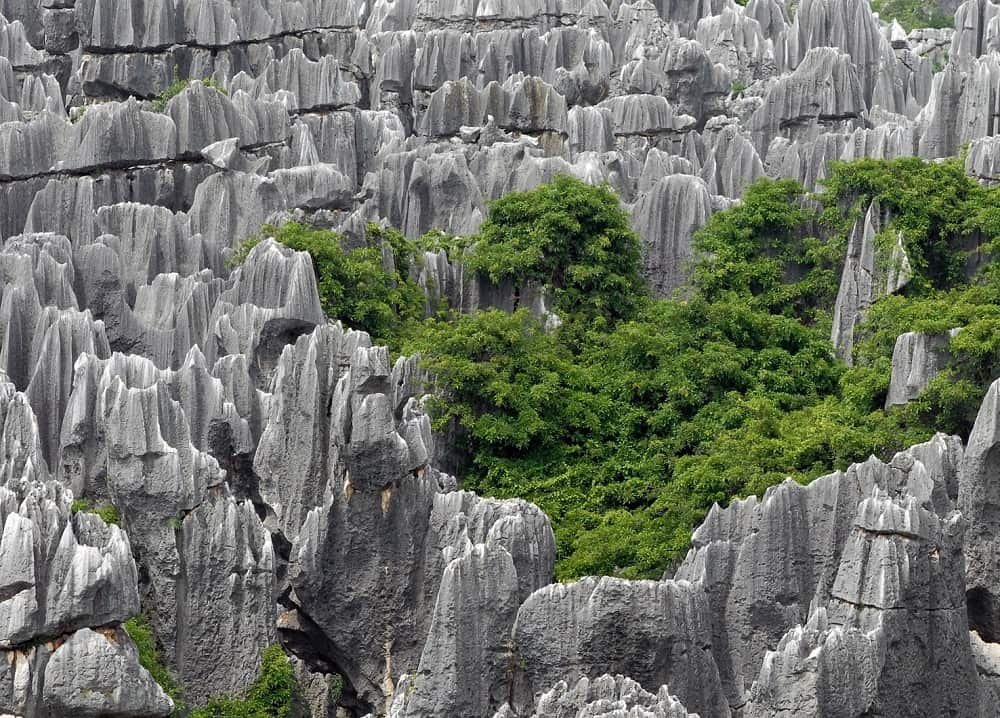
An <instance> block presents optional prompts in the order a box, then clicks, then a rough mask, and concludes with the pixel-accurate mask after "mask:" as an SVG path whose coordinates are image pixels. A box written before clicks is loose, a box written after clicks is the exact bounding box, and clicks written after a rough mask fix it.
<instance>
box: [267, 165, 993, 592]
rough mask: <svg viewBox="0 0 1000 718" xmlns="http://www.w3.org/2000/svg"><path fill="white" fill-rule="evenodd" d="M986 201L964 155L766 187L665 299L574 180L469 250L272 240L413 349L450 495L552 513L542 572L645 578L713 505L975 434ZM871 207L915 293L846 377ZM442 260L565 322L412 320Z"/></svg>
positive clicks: (987, 247)
mask: <svg viewBox="0 0 1000 718" xmlns="http://www.w3.org/2000/svg"><path fill="white" fill-rule="evenodd" d="M998 193H1000V190H991V189H985V188H983V187H980V186H979V185H978V184H977V183H976V182H974V181H973V180H972V179H970V178H969V177H967V176H966V175H965V173H964V171H963V168H962V163H961V161H960V160H951V161H946V162H935V163H926V162H922V161H920V160H917V159H901V160H896V161H892V162H885V161H875V160H861V161H858V162H853V163H846V164H845V163H841V164H835V165H834V166H833V167H832V168H831V172H830V174H829V176H828V177H827V179H826V180H825V186H824V188H823V190H822V191H821V192H820V193H818V194H815V195H810V194H808V193H806V192H805V191H804V190H803V188H802V187H801V186H799V185H798V184H796V183H795V182H792V181H787V180H782V181H771V180H761V181H759V182H757V183H755V184H754V185H753V186H751V187H750V188H749V189H748V191H747V192H746V194H745V196H744V197H743V200H742V201H741V202H740V203H739V204H737V205H735V206H734V207H732V208H731V209H728V210H726V211H723V212H719V213H717V214H715V215H714V216H713V217H712V218H711V219H710V220H709V221H708V222H707V224H706V225H705V226H704V227H703V228H702V230H701V231H700V232H699V233H698V234H697V236H696V238H695V250H696V257H695V260H694V263H693V276H692V280H691V283H690V286H688V287H686V288H684V290H683V291H682V292H680V293H678V295H677V296H676V297H673V298H664V299H657V298H653V297H651V296H649V295H648V294H647V292H646V289H645V287H644V285H643V283H642V282H641V280H640V279H639V243H638V238H637V237H636V236H635V233H634V232H633V231H632V230H631V228H630V226H629V221H628V217H627V216H626V215H625V213H624V212H623V211H622V210H621V208H620V206H619V204H618V201H617V199H616V198H615V196H614V194H613V193H612V192H611V190H610V189H609V188H608V187H607V186H596V187H594V186H588V185H586V184H585V183H583V182H580V181H579V180H575V179H572V178H569V177H558V178H556V179H555V180H554V181H553V182H552V183H550V184H548V185H543V186H541V187H539V188H537V189H535V190H532V191H530V192H521V193H515V194H512V195H508V196H507V197H504V198H503V199H501V200H499V201H497V202H495V203H493V204H492V205H491V206H490V209H489V214H488V216H487V218H486V220H485V221H484V223H483V225H482V227H481V229H480V231H479V233H477V234H476V235H474V236H472V237H467V238H456V237H451V236H449V235H446V234H443V233H440V232H437V233H431V234H429V235H428V236H426V237H424V238H421V239H420V240H416V241H410V240H407V239H406V238H404V237H403V236H402V235H401V234H400V233H398V232H396V231H395V230H391V229H385V228H377V227H371V228H369V241H370V242H371V244H370V245H369V246H367V247H362V248H358V249H351V250H347V249H345V248H344V247H343V246H342V243H341V240H340V238H339V237H337V236H336V235H333V234H332V233H330V232H325V231H319V230H314V229H310V228H308V227H304V226H302V225H295V224H291V225H284V226H283V227H281V228H270V229H269V230H268V231H269V232H271V233H273V234H274V235H275V236H276V238H278V240H279V241H281V242H283V243H285V244H286V245H288V246H291V247H293V248H295V249H299V250H303V251H308V252H309V253H310V255H312V257H313V264H314V267H315V269H316V272H317V279H318V284H319V287H320V295H321V298H322V301H323V306H324V308H325V309H326V310H327V311H328V312H329V313H330V315H331V316H333V317H337V318H339V319H341V320H342V321H344V322H346V323H347V324H348V325H351V326H355V327H360V328H363V329H366V330H368V331H369V332H370V333H372V334H374V335H375V336H377V337H380V338H382V339H383V340H386V341H389V342H390V343H391V345H392V346H393V348H394V350H396V349H402V350H403V351H405V352H406V353H419V354H420V355H421V357H422V362H423V363H424V365H425V367H426V368H427V369H429V370H430V374H431V375H432V376H433V377H434V380H433V381H434V385H433V386H431V387H428V389H433V390H434V391H435V397H436V398H435V400H434V402H433V403H432V405H431V410H432V414H433V416H434V420H435V423H436V426H437V428H438V429H440V430H446V431H447V432H448V433H449V436H450V437H454V441H456V442H457V445H458V448H459V450H460V453H461V454H462V455H463V457H464V460H465V464H464V466H463V467H461V469H462V470H461V474H462V479H463V482H464V485H465V487H466V488H470V489H474V490H477V491H479V492H480V493H482V494H486V495H491V496H497V497H521V498H525V499H528V500H530V501H533V502H535V503H537V504H538V505H539V506H540V507H541V508H542V509H543V510H545V512H546V513H547V514H548V515H549V517H550V518H551V520H552V524H553V528H554V530H555V534H556V542H557V551H558V556H557V559H558V560H557V566H556V570H557V575H558V577H559V578H562V579H569V578H573V577H577V576H580V575H584V574H615V575H621V576H627V577H655V576H659V575H661V574H662V572H663V571H664V569H665V568H667V567H668V566H669V565H670V564H671V563H672V562H674V561H676V560H677V559H678V558H679V557H681V556H682V555H683V554H684V552H685V551H686V550H687V547H688V545H689V539H690V532H691V529H692V528H693V527H694V526H695V525H696V524H697V523H698V522H699V521H700V520H701V519H702V518H703V517H704V515H705V513H706V512H707V510H708V509H709V508H710V506H711V505H712V503H713V502H719V503H723V504H725V503H727V502H728V501H730V500H732V499H733V498H734V497H740V496H744V495H747V494H749V493H760V492H762V491H763V490H764V489H765V488H767V487H768V486H770V485H772V484H774V483H777V482H779V481H782V480H783V479H785V478H786V477H789V476H791V477H792V478H794V479H795V480H798V481H803V482H804V481H809V480H811V479H813V478H815V477H817V476H819V475H822V474H823V473H827V472H829V471H832V470H835V469H844V468H846V467H847V466H848V464H850V463H851V462H854V461H861V460H864V459H866V458H867V457H868V456H869V455H870V454H874V455H877V456H879V457H881V458H883V459H889V458H891V456H892V454H893V453H894V452H896V451H898V450H901V449H903V448H905V447H907V446H909V445H911V444H913V443H917V442H919V441H923V440H926V439H927V438H929V437H930V436H931V434H932V433H933V432H934V431H935V430H937V429H940V430H943V431H947V432H952V433H960V434H964V433H967V432H968V430H969V428H970V427H971V423H972V421H973V420H974V417H975V413H976V409H977V408H978V403H979V401H980V400H981V398H982V396H983V394H984V393H985V390H986V387H987V386H988V384H989V382H990V381H992V379H994V378H995V377H996V376H997V375H998V374H1000V280H998V278H997V273H996V271H994V270H993V269H992V267H991V265H989V264H986V265H985V266H984V267H983V268H981V269H980V268H978V264H977V262H978V261H979V259H981V256H982V255H987V256H988V255H989V254H990V253H992V252H993V251H995V249H996V246H995V245H996V243H997V242H998V241H1000V209H998V207H1000V201H998V200H1000V194H998ZM873 200H878V202H879V203H880V204H881V206H882V207H884V208H885V209H887V210H888V211H889V214H890V216H891V220H890V221H889V226H888V227H887V228H886V230H885V232H884V236H882V237H880V238H879V242H880V243H882V244H881V246H883V247H888V246H889V243H890V242H892V243H895V242H896V241H897V238H898V237H899V236H900V233H902V237H903V242H904V246H905V249H906V251H907V254H908V256H909V260H910V263H911V265H912V268H913V271H914V276H913V279H912V280H911V281H910V283H909V284H908V285H907V286H906V288H905V289H904V290H903V291H902V292H901V293H900V294H899V295H898V296H893V297H888V298H885V299H883V300H880V301H879V302H877V303H876V304H875V305H874V306H873V307H872V308H871V309H870V310H869V312H868V314H867V318H866V321H865V322H864V324H863V325H862V326H861V327H860V328H859V330H858V332H857V334H856V347H855V356H854V366H853V367H848V366H845V365H844V364H842V363H841V362H839V361H838V360H836V359H835V358H834V357H833V355H832V352H831V346H830V339H829V337H830V328H831V316H832V309H833V305H834V302H835V299H836V294H837V289H838V286H839V282H840V272H841V269H842V265H843V257H844V251H845V248H846V243H847V238H848V235H849V232H850V229H851V226H852V225H853V223H854V221H856V220H857V219H858V218H859V217H861V216H863V213H864V212H865V211H866V209H867V208H868V206H869V204H870V203H871V202H872V201H873ZM973 247H975V248H976V249H975V251H970V248H973ZM440 249H444V250H445V251H447V252H448V254H449V256H450V257H451V258H452V259H458V258H461V259H462V260H463V261H464V262H465V263H466V266H467V268H469V269H472V270H473V271H477V272H480V273H481V274H482V275H485V276H486V277H488V278H489V279H490V280H492V281H493V282H496V283H510V286H511V287H512V288H513V289H514V291H515V294H516V293H517V292H519V291H520V290H523V289H524V288H525V287H526V286H527V284H528V283H530V282H534V283H537V284H540V285H544V286H545V287H546V289H547V291H548V292H549V296H550V297H551V298H552V299H553V304H554V309H555V311H556V313H557V314H558V315H559V316H560V318H561V319H562V324H561V325H560V326H559V327H558V328H556V329H546V328H544V327H543V326H541V324H540V323H539V320H538V319H537V318H536V317H534V316H533V315H532V314H531V313H530V312H529V311H528V310H527V309H524V308H522V309H520V310H517V311H514V312H512V313H505V312H501V311H497V310H490V311H481V312H478V313H475V314H472V315H464V316H456V315H454V314H453V313H449V312H448V311H442V312H437V313H436V314H435V316H434V317H433V318H431V319H427V320H421V319H420V318H421V317H422V315H423V312H424V306H423V297H422V295H421V294H420V290H419V289H418V288H417V287H416V286H415V285H414V283H413V282H412V281H410V277H411V276H413V275H414V272H415V270H416V269H417V266H416V264H415V263H417V262H419V261H421V257H422V252H423V251H424V250H435V251H436V250H440ZM953 327H964V329H963V331H962V332H960V333H959V334H958V335H957V336H956V337H955V338H954V339H953V340H951V344H950V352H951V355H952V360H951V361H950V362H949V364H948V366H947V368H946V369H945V370H944V371H943V372H942V373H941V374H940V375H939V376H938V377H936V378H935V379H934V381H933V382H932V383H931V386H930V387H929V388H928V389H927V391H926V392H925V393H924V394H923V395H922V396H921V397H920V399H919V400H917V401H915V402H911V403H910V404H908V405H907V406H905V407H900V408H895V409H892V410H889V411H885V410H883V404H884V402H885V397H886V392H887V389H888V386H889V378H890V371H891V357H892V351H893V345H894V343H895V341H896V337H897V336H899V334H901V333H903V332H907V331H924V332H930V333H941V332H945V331H947V330H949V329H951V328H953ZM449 440H452V439H451V438H450V439H449Z"/></svg>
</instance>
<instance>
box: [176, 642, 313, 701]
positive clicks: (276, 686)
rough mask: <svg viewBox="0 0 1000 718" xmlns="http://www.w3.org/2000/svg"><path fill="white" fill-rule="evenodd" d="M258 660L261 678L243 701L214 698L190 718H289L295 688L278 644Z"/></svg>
mask: <svg viewBox="0 0 1000 718" xmlns="http://www.w3.org/2000/svg"><path fill="white" fill-rule="evenodd" d="M260 661H261V667H260V675H259V676H257V680H255V681H254V683H253V685H251V686H250V689H249V690H248V691H247V695H246V698H230V697H228V696H215V697H213V698H212V699H210V700H209V702H208V703H207V704H206V705H205V706H203V707H202V708H198V709H197V710H195V711H193V712H191V713H190V714H189V718H289V716H291V715H292V710H293V706H294V702H295V697H296V692H297V689H298V682H297V681H296V679H295V670H294V669H293V668H292V664H291V663H290V662H289V660H288V657H287V656H285V652H284V650H282V648H281V646H279V645H277V644H275V645H272V646H268V647H267V648H265V649H264V650H263V651H262V652H261V655H260Z"/></svg>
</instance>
